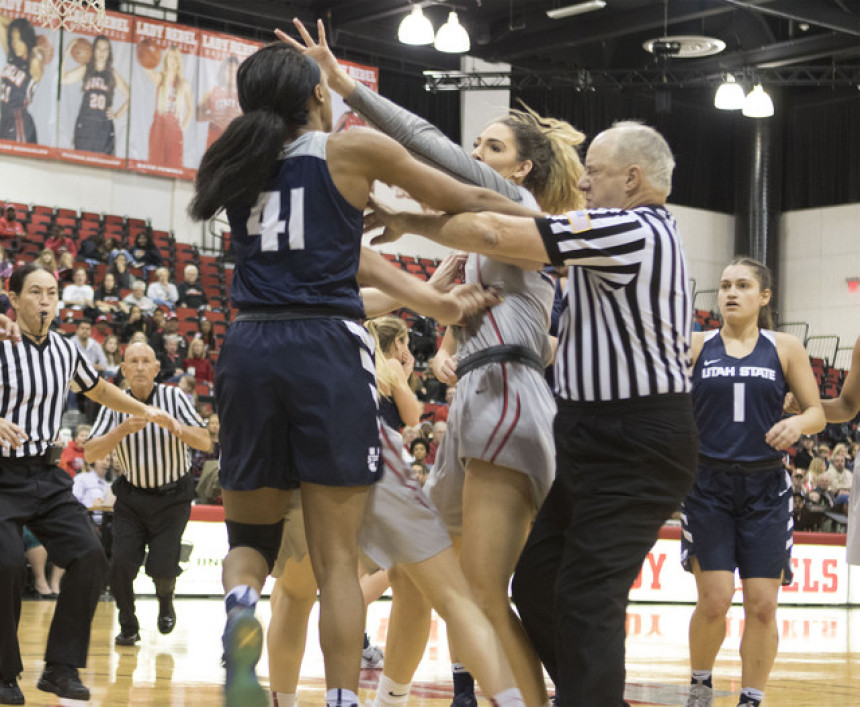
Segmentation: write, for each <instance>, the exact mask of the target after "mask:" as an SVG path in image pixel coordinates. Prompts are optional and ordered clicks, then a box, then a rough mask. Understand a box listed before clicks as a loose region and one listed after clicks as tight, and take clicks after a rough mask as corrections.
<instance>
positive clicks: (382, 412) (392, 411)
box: [379, 393, 403, 432]
mask: <svg viewBox="0 0 860 707" xmlns="http://www.w3.org/2000/svg"><path fill="white" fill-rule="evenodd" d="M379 416H380V417H381V418H382V421H383V422H384V423H385V424H386V425H388V426H389V427H390V428H391V429H392V430H394V431H395V432H397V431H398V430H399V429H400V428H401V427H403V419H402V418H401V417H400V411H399V410H398V409H397V403H395V402H394V398H393V397H390V398H389V397H388V396H385V395H383V394H382V393H380V394H379Z"/></svg>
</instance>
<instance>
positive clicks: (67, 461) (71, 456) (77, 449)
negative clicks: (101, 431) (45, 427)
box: [58, 425, 92, 478]
mask: <svg viewBox="0 0 860 707" xmlns="http://www.w3.org/2000/svg"><path fill="white" fill-rule="evenodd" d="M91 429H92V427H91V426H90V425H78V427H77V429H76V430H75V436H74V438H73V439H70V440H69V443H68V444H67V445H66V448H65V449H64V450H63V453H62V454H61V455H60V463H59V464H58V466H59V467H60V468H61V469H62V470H63V471H65V472H66V473H67V474H68V475H69V476H71V477H72V478H74V477H75V475H77V474H79V473H80V472H81V471H83V468H84V465H85V462H84V442H86V441H87V437H89V434H90V430H91Z"/></svg>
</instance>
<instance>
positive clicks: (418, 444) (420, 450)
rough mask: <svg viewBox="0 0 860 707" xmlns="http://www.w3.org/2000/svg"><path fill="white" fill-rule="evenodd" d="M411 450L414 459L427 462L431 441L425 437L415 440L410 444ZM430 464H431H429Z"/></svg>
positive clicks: (414, 460) (423, 462)
mask: <svg viewBox="0 0 860 707" xmlns="http://www.w3.org/2000/svg"><path fill="white" fill-rule="evenodd" d="M409 451H410V452H412V461H413V462H421V463H422V464H427V452H428V451H430V442H429V441H428V440H426V439H424V438H423V437H418V439H416V440H413V442H412V444H411V445H410V446H409ZM428 466H429V464H428Z"/></svg>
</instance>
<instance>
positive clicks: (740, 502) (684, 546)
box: [681, 462, 794, 584]
mask: <svg viewBox="0 0 860 707" xmlns="http://www.w3.org/2000/svg"><path fill="white" fill-rule="evenodd" d="M776 464H777V466H778V468H775V469H774V470H772V471H752V472H751V471H744V470H742V469H740V468H737V467H736V468H734V469H732V468H725V467H723V468H719V469H715V468H711V467H706V466H699V476H698V478H697V479H696V483H695V484H694V485H693V488H692V489H691V490H690V493H689V495H688V496H687V498H686V500H685V501H684V505H683V507H682V510H681V530H682V533H681V563H682V564H683V565H684V568H685V569H686V570H687V571H692V567H691V566H690V560H691V558H692V557H695V558H696V559H697V560H698V561H699V566H700V567H701V568H702V570H704V571H714V570H725V571H727V572H734V571H735V568H737V569H738V571H739V574H740V576H741V579H744V578H747V577H765V578H770V579H779V578H780V577H781V576H782V577H783V584H785V583H786V581H787V582H788V583H789V584H790V583H791V546H792V541H793V540H792V539H793V535H792V533H793V530H794V522H793V516H792V510H793V508H792V506H793V502H794V498H793V496H792V494H791V479H790V478H789V476H788V473H787V472H786V471H785V469H784V468H782V467H781V466H779V462H777V463H776Z"/></svg>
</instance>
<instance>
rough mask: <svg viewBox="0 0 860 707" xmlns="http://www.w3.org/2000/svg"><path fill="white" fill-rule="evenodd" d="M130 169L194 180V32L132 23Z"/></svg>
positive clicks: (196, 159) (137, 21)
mask: <svg viewBox="0 0 860 707" xmlns="http://www.w3.org/2000/svg"><path fill="white" fill-rule="evenodd" d="M134 44H135V52H134V54H135V56H134V60H133V61H132V69H131V122H130V126H129V145H128V166H129V168H130V169H132V170H135V171H138V172H146V173H147V174H157V175H161V176H165V177H181V178H184V179H193V178H194V174H195V172H196V169H197V165H198V164H199V163H200V156H199V155H198V154H195V153H196V149H195V148H196V146H195V139H194V136H195V133H196V131H197V125H196V122H195V121H194V114H195V105H194V96H195V95H196V92H197V89H196V87H197V52H198V47H199V45H200V35H199V33H198V31H197V30H196V29H193V28H191V27H183V26H180V25H171V24H168V23H166V22H160V21H158V20H151V19H148V18H146V19H144V18H141V17H136V18H134Z"/></svg>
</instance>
